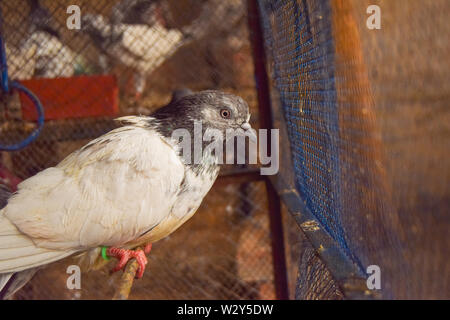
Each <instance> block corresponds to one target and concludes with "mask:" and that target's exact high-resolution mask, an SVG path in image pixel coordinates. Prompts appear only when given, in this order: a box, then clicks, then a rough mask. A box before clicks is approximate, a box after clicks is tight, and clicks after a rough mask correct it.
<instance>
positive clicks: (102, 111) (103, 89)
mask: <svg viewBox="0 0 450 320" xmlns="http://www.w3.org/2000/svg"><path fill="white" fill-rule="evenodd" d="M20 83H21V84H23V85H24V86H26V87H27V88H28V89H30V90H31V91H32V92H33V93H34V94H35V95H36V96H37V97H38V98H39V100H40V101H41V103H42V105H43V107H44V110H45V120H57V119H70V118H88V117H100V116H116V115H118V113H119V89H118V86H117V80H116V78H115V77H114V76H109V75H101V76H76V77H71V78H54V79H46V78H39V79H31V80H23V81H20ZM19 95H20V101H21V104H22V117H23V119H24V120H27V121H36V120H37V112H36V109H35V106H34V105H33V103H32V102H31V100H30V99H29V98H28V97H27V96H26V95H24V94H23V93H20V94H19Z"/></svg>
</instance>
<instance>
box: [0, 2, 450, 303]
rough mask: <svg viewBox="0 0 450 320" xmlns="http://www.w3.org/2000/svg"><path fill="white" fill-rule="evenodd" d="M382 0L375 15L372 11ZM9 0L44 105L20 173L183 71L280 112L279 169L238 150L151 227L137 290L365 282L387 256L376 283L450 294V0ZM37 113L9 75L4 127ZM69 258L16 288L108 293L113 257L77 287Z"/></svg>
mask: <svg viewBox="0 0 450 320" xmlns="http://www.w3.org/2000/svg"><path fill="white" fill-rule="evenodd" d="M372 4H376V5H378V6H379V7H380V9H381V29H380V30H369V29H368V28H367V26H366V20H367V18H368V16H369V14H368V13H367V12H366V9H367V7H368V6H369V5H372ZM70 5H77V6H78V7H79V8H80V9H81V28H80V29H79V30H77V29H74V30H70V29H69V28H68V27H67V24H66V22H67V21H66V20H67V18H68V17H69V16H70V15H71V14H70V13H67V10H68V7H69V6H70ZM0 7H1V10H2V29H1V37H2V40H3V41H4V43H5V54H6V61H7V65H8V75H9V78H10V79H11V80H18V81H20V83H21V84H22V85H24V86H25V87H27V88H28V89H29V90H31V91H32V92H33V93H34V94H35V95H37V96H38V98H39V99H40V101H41V102H42V105H43V107H44V109H45V123H44V126H43V128H42V130H41V132H40V134H39V136H38V138H37V139H36V140H35V141H34V142H32V143H31V144H28V145H27V146H24V147H23V148H20V150H16V151H12V152H6V151H1V152H0V179H2V182H3V184H4V185H7V186H8V187H9V188H10V189H12V190H14V188H15V186H16V184H17V183H18V182H19V181H20V180H22V179H26V178H27V177H29V176H31V175H34V174H36V173H37V172H39V171H41V170H43V169H45V168H47V167H50V166H53V165H55V164H57V163H58V162H59V161H61V160H62V159H63V158H64V157H65V156H67V155H68V154H69V153H70V152H72V151H74V150H76V149H78V148H80V147H81V146H83V145H84V144H86V143H87V142H88V141H90V140H92V139H93V138H96V137H98V136H99V135H101V134H103V133H105V132H107V131H109V130H111V129H112V128H114V127H115V123H114V121H113V120H112V119H114V118H116V117H118V116H121V115H129V114H149V113H151V112H152V111H153V110H155V109H157V108H159V107H161V106H163V105H165V104H167V103H168V102H169V101H170V100H171V99H172V94H173V92H174V91H175V90H179V89H182V88H189V89H190V90H194V91H198V90H204V89H219V90H223V91H226V92H230V93H234V94H237V95H239V96H241V97H243V98H244V99H245V100H246V101H247V102H248V104H249V106H250V108H251V111H252V118H251V123H252V126H253V127H255V128H258V127H259V126H260V123H264V119H266V118H267V117H269V118H272V119H271V120H272V123H273V126H274V127H275V128H279V129H280V160H281V164H280V173H279V174H278V175H277V176H276V177H271V178H270V182H271V184H269V182H268V181H269V180H268V179H263V177H261V176H258V175H257V174H256V175H255V174H254V170H255V169H256V168H254V167H252V166H241V167H238V168H236V167H231V166H230V167H226V168H225V170H224V171H223V172H222V175H223V177H222V178H219V180H218V181H217V183H216V185H215V186H214V187H213V189H212V190H211V192H210V193H209V194H208V195H207V197H206V198H205V200H204V203H203V204H202V206H201V207H200V209H199V211H198V212H197V214H196V215H195V216H194V217H193V218H192V219H191V220H190V221H188V222H187V223H186V224H185V225H184V226H183V227H182V228H180V229H179V230H178V231H177V232H176V233H174V234H173V235H171V236H170V237H168V238H166V239H163V240H161V241H159V242H157V243H155V244H154V247H153V250H152V253H151V254H150V257H149V265H148V270H147V271H146V275H145V276H144V278H143V279H142V280H139V281H135V283H134V286H133V289H132V292H131V294H130V297H129V298H130V299H276V298H287V297H289V298H296V299H342V298H352V297H354V296H353V294H355V295H356V296H355V297H358V298H361V297H367V298H371V297H372V293H368V292H367V288H362V287H361V283H365V282H364V281H363V282H361V281H360V280H361V279H365V277H366V274H365V268H366V267H367V266H368V265H379V266H380V268H381V270H382V277H383V278H382V279H383V288H382V289H383V290H381V297H382V298H423V299H433V298H449V296H448V292H449V291H448V288H449V284H450V265H449V261H448V258H447V257H448V254H449V253H450V252H449V251H450V250H449V244H448V243H449V241H448V235H447V233H448V228H449V227H450V218H449V215H448V208H449V205H450V194H449V188H448V182H449V181H450V170H449V168H450V166H449V161H450V160H449V159H450V158H449V157H448V150H449V139H448V137H449V131H450V130H449V129H450V128H449V123H450V122H449V121H450V111H449V108H448V102H449V101H450V99H449V95H450V91H449V88H448V83H449V80H450V79H449V74H450V73H449V59H448V57H447V56H448V52H449V49H450V48H449V41H448V39H449V38H450V37H449V32H450V31H449V30H450V28H448V22H447V17H448V14H449V9H450V3H449V2H448V1H446V0H433V1H419V0H397V1H387V0H375V1H366V0H323V1H321V0H296V1H287V0H282V1H269V0H260V1H252V0H250V1H245V0H242V1H241V0H227V1H219V0H205V1H194V0H183V1H175V0H161V1H158V0H153V1H149V0H148V1H144V0H128V1H124V0H122V1H120V0H113V1H106V0H104V1H103V0H98V1H87V0H40V1H37V0H19V1H16V0H2V1H1V2H0ZM255 21H256V22H255ZM255 66H256V69H255ZM261 66H264V67H265V70H264V71H267V76H266V75H265V73H264V72H261V70H262V69H261ZM258 68H259V69H258ZM256 83H257V84H258V85H256ZM266 86H267V87H266ZM266 88H267V89H268V90H265V89H266ZM264 91H266V92H265V93H264ZM269 92H270V96H269V95H268V93H269ZM262 105H269V106H270V107H271V112H267V110H265V109H264V108H263V107H262ZM261 110H263V111H262V112H261ZM38 118H39V115H38V113H37V112H36V110H35V107H34V104H33V101H32V100H31V99H30V98H29V97H27V96H26V95H25V94H24V93H23V92H19V90H11V92H10V93H6V92H5V91H4V90H3V91H2V94H1V105H0V144H1V145H2V146H5V145H12V144H15V143H19V144H20V142H21V141H23V140H24V139H25V137H27V136H28V135H29V134H30V133H31V132H33V130H35V129H36V128H37V121H36V120H37V119H38ZM17 149H19V148H17ZM272 184H273V186H274V187H275V189H276V191H277V193H278V194H279V195H280V196H281V200H282V204H281V208H278V207H280V206H279V205H278V204H277V201H279V198H278V196H277V195H276V194H275V195H274V194H273V190H272V189H271V187H270V186H271V185H272ZM278 209H279V210H278ZM277 221H278V222H281V226H278V227H277V225H276V223H277ZM274 237H276V239H275V240H274ZM280 251H282V253H280ZM274 259H275V260H274ZM72 263H73V262H72V261H71V260H70V259H67V260H64V261H61V262H58V263H55V264H52V265H51V266H49V267H47V268H45V269H43V270H41V271H40V272H39V273H38V274H37V275H36V276H35V277H34V278H33V280H32V281H31V282H30V283H28V284H27V285H26V286H25V287H24V289H23V290H21V291H20V292H19V293H17V294H16V296H15V299H110V298H111V297H112V296H113V295H114V293H115V290H116V288H117V282H118V281H119V277H120V274H118V273H117V274H114V275H112V276H110V275H109V269H110V268H111V266H108V267H106V268H104V269H102V270H100V271H94V272H90V273H83V276H82V288H81V290H68V289H67V287H66V280H67V277H68V274H67V273H66V268H67V267H68V266H69V265H71V264H72ZM274 266H275V268H274Z"/></svg>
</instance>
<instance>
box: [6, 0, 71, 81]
mask: <svg viewBox="0 0 450 320" xmlns="http://www.w3.org/2000/svg"><path fill="white" fill-rule="evenodd" d="M28 3H29V6H30V13H29V16H28V20H29V21H30V25H29V28H28V32H29V36H28V38H26V39H25V41H24V42H23V43H22V44H21V45H20V47H19V48H18V49H16V50H13V49H11V48H9V47H8V46H6V56H7V60H8V73H9V76H10V78H11V79H14V80H26V79H30V78H32V77H43V78H56V77H71V76H72V75H73V74H74V63H75V57H76V54H75V53H74V52H73V51H72V50H71V49H70V48H69V47H68V46H66V45H65V44H63V43H62V42H61V39H60V35H59V33H58V31H57V30H56V29H55V27H54V23H53V21H52V19H51V15H50V13H49V12H48V11H47V9H45V8H44V7H42V6H41V5H40V4H39V1H38V0H29V1H28Z"/></svg>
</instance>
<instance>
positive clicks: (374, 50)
mask: <svg viewBox="0 0 450 320" xmlns="http://www.w3.org/2000/svg"><path fill="white" fill-rule="evenodd" d="M258 3H259V8H260V11H261V17H262V23H263V29H264V35H265V42H266V47H267V55H268V61H269V67H270V68H269V69H270V77H271V79H272V80H273V81H272V82H273V90H272V91H273V97H272V100H273V106H274V110H275V111H274V115H275V123H276V127H279V128H281V129H282V134H281V138H280V141H281V149H280V156H281V158H282V161H281V165H280V168H281V171H280V175H279V177H278V179H277V181H278V183H279V185H281V186H282V187H281V188H279V190H280V192H281V193H282V194H283V193H286V194H287V195H288V196H286V197H285V199H286V200H287V201H288V202H289V201H290V205H289V203H287V204H288V208H289V209H290V210H291V212H292V213H293V214H294V216H295V217H296V219H297V221H298V222H299V223H300V224H301V226H302V229H303V231H304V232H305V236H306V237H307V238H308V239H309V240H311V242H312V243H313V244H314V246H313V247H314V249H315V251H314V250H313V251H311V248H308V247H309V245H308V243H307V244H306V245H303V248H304V249H303V250H301V255H300V263H299V275H298V276H299V278H298V283H297V288H296V297H297V298H299V299H311V298H317V299H325V298H332V299H335V298H339V296H342V291H344V295H345V296H347V297H348V296H352V294H354V293H357V294H359V295H357V296H358V297H360V298H361V297H371V296H372V297H373V296H380V297H382V298H414V299H418V298H422V299H433V298H434V299H448V298H449V295H448V294H449V291H448V288H449V284H450V278H449V277H450V272H449V270H450V265H449V260H448V252H449V243H448V241H447V240H445V239H447V238H448V236H446V234H447V233H448V228H449V224H450V221H449V216H448V208H449V199H450V197H449V196H450V194H449V192H448V190H449V188H448V183H449V181H450V180H449V174H450V170H449V168H450V166H449V161H448V159H449V158H448V123H449V115H450V113H449V108H448V100H449V99H448V98H449V87H448V83H449V59H448V58H447V56H448V50H449V42H448V38H449V30H450V29H449V28H448V22H447V15H448V12H449V9H450V3H449V2H448V1H415V0H400V1H383V0H377V1H364V0H358V1H353V0H330V1H318V0H297V1H286V0H285V1H268V0H260V1H258ZM369 5H378V6H379V8H380V11H381V29H374V30H370V29H369V28H368V27H367V25H366V21H367V19H368V18H369V14H367V8H368V7H369ZM291 155H292V156H291ZM286 168H287V169H286ZM293 173H294V174H295V175H294V176H293ZM291 188H292V189H291ZM291 190H294V191H291ZM297 198H298V199H299V201H297V202H295V201H292V199H297ZM293 204H294V205H293ZM299 211H300V213H298V212H299ZM307 219H308V220H307ZM305 220H306V221H305ZM348 261H350V263H348V264H347V262H348ZM370 265H376V266H379V268H380V271H381V279H382V287H381V290H374V291H369V290H367V286H366V284H365V281H364V280H365V278H366V277H367V274H366V270H367V269H366V268H367V267H368V266H370ZM330 275H332V276H333V277H330ZM357 278H359V279H361V280H362V281H361V282H359V284H358V282H357V281H356V279H357ZM335 288H337V289H338V290H335ZM375 292H376V295H373V293H375Z"/></svg>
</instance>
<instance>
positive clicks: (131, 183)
mask: <svg viewBox="0 0 450 320" xmlns="http://www.w3.org/2000/svg"><path fill="white" fill-rule="evenodd" d="M249 118H250V114H249V109H248V105H247V104H246V103H245V101H244V100H243V99H241V98H240V97H237V96H234V95H231V94H225V93H222V92H218V91H203V92H199V93H192V94H188V95H186V96H184V97H181V98H179V99H177V100H176V101H174V102H172V103H170V104H169V105H167V106H165V107H163V108H161V109H159V110H157V111H156V112H155V113H153V114H152V115H151V116H150V117H137V116H130V117H123V118H119V119H118V120H119V121H121V122H123V123H124V124H125V125H124V126H122V127H119V128H117V129H115V130H112V131H110V132H109V133H107V134H105V135H103V136H101V137H99V138H98V139H95V140H93V141H91V142H90V143H88V144H87V145H85V146H84V147H82V148H81V149H79V150H78V151H75V152H74V153H72V154H70V155H69V156H68V157H67V158H65V159H64V160H63V161H62V162H60V163H59V164H58V165H57V166H55V167H52V168H48V169H46V170H44V171H42V172H40V173H38V174H36V175H35V176H33V177H31V178H28V179H27V180H25V181H23V182H22V183H20V184H19V185H18V191H17V192H16V193H15V194H14V195H13V196H12V197H11V198H9V201H8V204H7V205H6V207H4V208H3V209H2V210H1V211H0V290H1V288H2V287H3V286H5V285H6V284H7V283H8V281H9V280H10V278H11V277H12V276H13V275H14V274H15V273H17V275H19V276H20V275H22V276H21V277H18V278H19V279H21V280H20V283H19V284H17V283H16V284H15V285H14V286H13V287H14V290H17V289H19V288H20V286H22V285H23V284H25V283H26V281H28V280H29V278H31V276H32V275H33V274H34V272H35V271H36V269H35V268H38V267H40V266H43V265H46V264H48V263H51V262H54V261H57V260H60V259H62V258H65V257H67V256H70V255H73V254H75V253H84V254H85V255H87V256H94V257H97V256H98V255H99V252H100V247H104V246H106V247H109V248H108V249H107V251H106V253H107V254H108V255H110V256H114V257H116V258H118V259H119V260H120V261H119V263H118V265H117V266H116V268H115V269H114V270H118V269H121V268H123V267H124V266H125V265H126V263H127V261H128V259H130V258H136V260H137V261H138V263H139V265H140V267H139V270H138V277H141V276H142V274H143V272H144V269H145V264H146V263H147V259H146V257H145V254H144V252H143V251H142V250H137V251H133V250H129V249H132V248H135V247H137V246H141V245H144V244H149V243H152V242H155V241H158V240H159V239H161V238H164V237H166V236H167V235H169V234H171V233H172V232H173V231H175V230H176V229H177V228H178V227H180V226H181V225H182V224H183V223H184V222H186V221H187V220H188V219H189V218H190V217H192V215H193V214H194V213H195V212H196V210H197V208H198V207H199V206H200V204H201V202H202V200H203V198H204V197H205V195H206V194H207V192H208V191H209V189H210V188H211V186H212V185H213V183H214V181H215V179H216V177H217V175H218V172H219V163H220V162H219V161H218V158H217V155H215V154H213V153H207V152H205V153H203V154H201V156H200V161H198V162H191V163H189V162H186V161H185V158H184V157H185V155H182V154H181V149H180V143H181V142H180V141H179V139H173V138H172V133H173V131H174V130H176V129H186V130H188V131H189V132H190V133H191V139H192V143H193V144H195V143H197V144H198V143H200V144H202V145H204V144H205V142H204V141H203V139H202V136H201V135H200V137H199V136H198V135H195V134H194V133H193V132H194V127H195V126H194V122H196V121H201V123H202V126H203V132H205V131H206V130H208V129H209V128H213V129H217V130H220V131H221V132H222V133H225V130H227V129H237V128H243V129H249V128H250V125H249V123H248V121H249ZM147 248H148V247H147ZM17 275H16V276H17ZM14 290H13V291H14ZM12 293H13V292H9V293H7V295H10V294H12Z"/></svg>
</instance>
